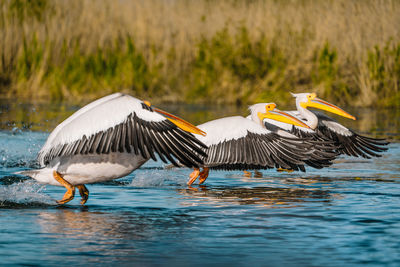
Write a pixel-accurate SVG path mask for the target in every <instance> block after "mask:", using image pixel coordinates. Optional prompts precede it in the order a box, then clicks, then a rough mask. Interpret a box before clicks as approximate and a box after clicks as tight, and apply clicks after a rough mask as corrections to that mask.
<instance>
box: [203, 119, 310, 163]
mask: <svg viewBox="0 0 400 267" xmlns="http://www.w3.org/2000/svg"><path fill="white" fill-rule="evenodd" d="M197 127H198V128H200V129H201V130H203V131H205V132H207V136H205V137H202V136H199V137H198V138H199V139H200V140H201V141H202V142H204V143H205V144H206V145H207V146H208V149H207V150H206V152H207V154H208V158H207V159H204V163H205V166H207V167H211V168H214V169H226V170H232V169H236V170H237V169H239V170H246V169H267V168H274V167H277V168H279V167H281V168H285V169H293V170H303V171H304V166H303V165H304V161H305V160H307V159H309V158H310V154H311V153H312V152H313V149H312V148H311V147H310V145H309V144H308V143H305V142H303V140H301V139H299V138H288V137H282V136H279V135H278V134H275V133H272V132H271V131H268V130H266V129H264V128H263V127H261V125H258V124H256V123H254V122H253V121H251V120H247V119H245V118H243V117H239V116H237V117H227V118H222V119H218V120H214V121H210V122H207V123H205V124H202V125H198V126H197Z"/></svg>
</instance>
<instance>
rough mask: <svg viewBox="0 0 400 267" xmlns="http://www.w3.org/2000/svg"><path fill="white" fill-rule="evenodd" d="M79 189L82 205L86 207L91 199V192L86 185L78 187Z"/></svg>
mask: <svg viewBox="0 0 400 267" xmlns="http://www.w3.org/2000/svg"><path fill="white" fill-rule="evenodd" d="M76 187H77V188H78V189H79V194H80V195H81V198H82V199H81V204H82V205H84V204H85V203H86V201H87V200H88V199H89V190H88V189H87V188H86V186H85V185H84V184H80V185H77V186H76Z"/></svg>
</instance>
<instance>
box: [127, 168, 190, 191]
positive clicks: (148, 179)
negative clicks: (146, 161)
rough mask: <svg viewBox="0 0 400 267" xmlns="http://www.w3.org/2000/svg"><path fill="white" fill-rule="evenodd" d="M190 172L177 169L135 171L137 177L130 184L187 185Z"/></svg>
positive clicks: (138, 185) (139, 185)
mask: <svg viewBox="0 0 400 267" xmlns="http://www.w3.org/2000/svg"><path fill="white" fill-rule="evenodd" d="M188 175H189V172H188V173H183V172H181V171H178V170H176V169H174V170H172V171H167V170H148V171H141V172H137V173H135V177H134V178H133V179H132V182H131V183H130V184H129V186H133V187H163V186H168V185H175V186H186V182H187V180H188V179H189V176H188Z"/></svg>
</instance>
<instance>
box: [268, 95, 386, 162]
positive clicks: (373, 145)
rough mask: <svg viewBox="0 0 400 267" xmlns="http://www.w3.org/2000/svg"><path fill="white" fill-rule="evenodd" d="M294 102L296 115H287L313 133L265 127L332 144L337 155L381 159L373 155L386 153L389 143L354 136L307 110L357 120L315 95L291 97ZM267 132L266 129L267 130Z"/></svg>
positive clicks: (323, 117)
mask: <svg viewBox="0 0 400 267" xmlns="http://www.w3.org/2000/svg"><path fill="white" fill-rule="evenodd" d="M292 95H293V96H294V97H295V98H296V107H297V111H288V113H289V114H291V115H293V116H295V117H297V118H300V119H302V120H303V122H304V123H306V124H307V125H308V126H309V127H310V128H311V129H312V130H310V129H305V128H300V127H296V126H295V127H292V125H289V124H285V123H276V122H275V121H268V123H270V124H273V125H275V126H278V127H280V128H282V129H284V130H286V131H289V132H290V133H292V134H295V135H296V136H299V137H303V138H304V137H311V138H313V139H314V140H317V141H318V140H331V141H333V142H334V144H335V145H336V146H337V147H338V148H337V152H338V154H347V155H349V156H354V157H358V156H361V157H364V158H370V157H371V156H374V157H380V156H381V155H379V154H377V153H375V152H383V151H386V150H387V147H385V146H386V145H388V144H389V143H388V142H387V141H386V140H384V139H375V138H370V137H366V136H362V135H359V134H357V133H356V132H354V131H352V130H350V129H348V128H346V127H345V126H343V125H341V124H340V123H338V122H337V121H335V120H334V119H332V118H330V117H328V116H327V115H325V114H323V113H320V112H317V111H310V110H308V109H307V108H308V107H312V108H318V109H322V110H325V111H329V112H332V113H334V114H337V115H340V116H342V117H345V118H349V119H352V120H355V119H356V118H355V117H354V116H352V115H350V114H349V113H347V112H346V111H344V110H342V109H341V108H339V107H337V106H335V105H333V104H331V103H328V102H326V101H324V100H322V99H319V98H317V95H316V94H315V93H301V94H292ZM267 128H268V126H267Z"/></svg>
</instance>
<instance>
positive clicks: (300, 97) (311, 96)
mask: <svg viewBox="0 0 400 267" xmlns="http://www.w3.org/2000/svg"><path fill="white" fill-rule="evenodd" d="M291 94H292V96H293V97H295V98H296V105H297V108H299V107H302V108H304V109H307V108H308V107H310V108H318V109H322V110H325V111H328V112H332V113H335V114H337V115H339V116H342V117H345V118H348V119H352V120H355V119H356V118H355V117H354V116H352V115H350V114H349V113H347V112H346V111H344V110H343V109H341V108H339V107H338V106H335V105H333V104H331V103H328V102H326V101H324V100H322V99H320V98H318V97H317V94H316V93H301V94H293V93H291Z"/></svg>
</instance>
